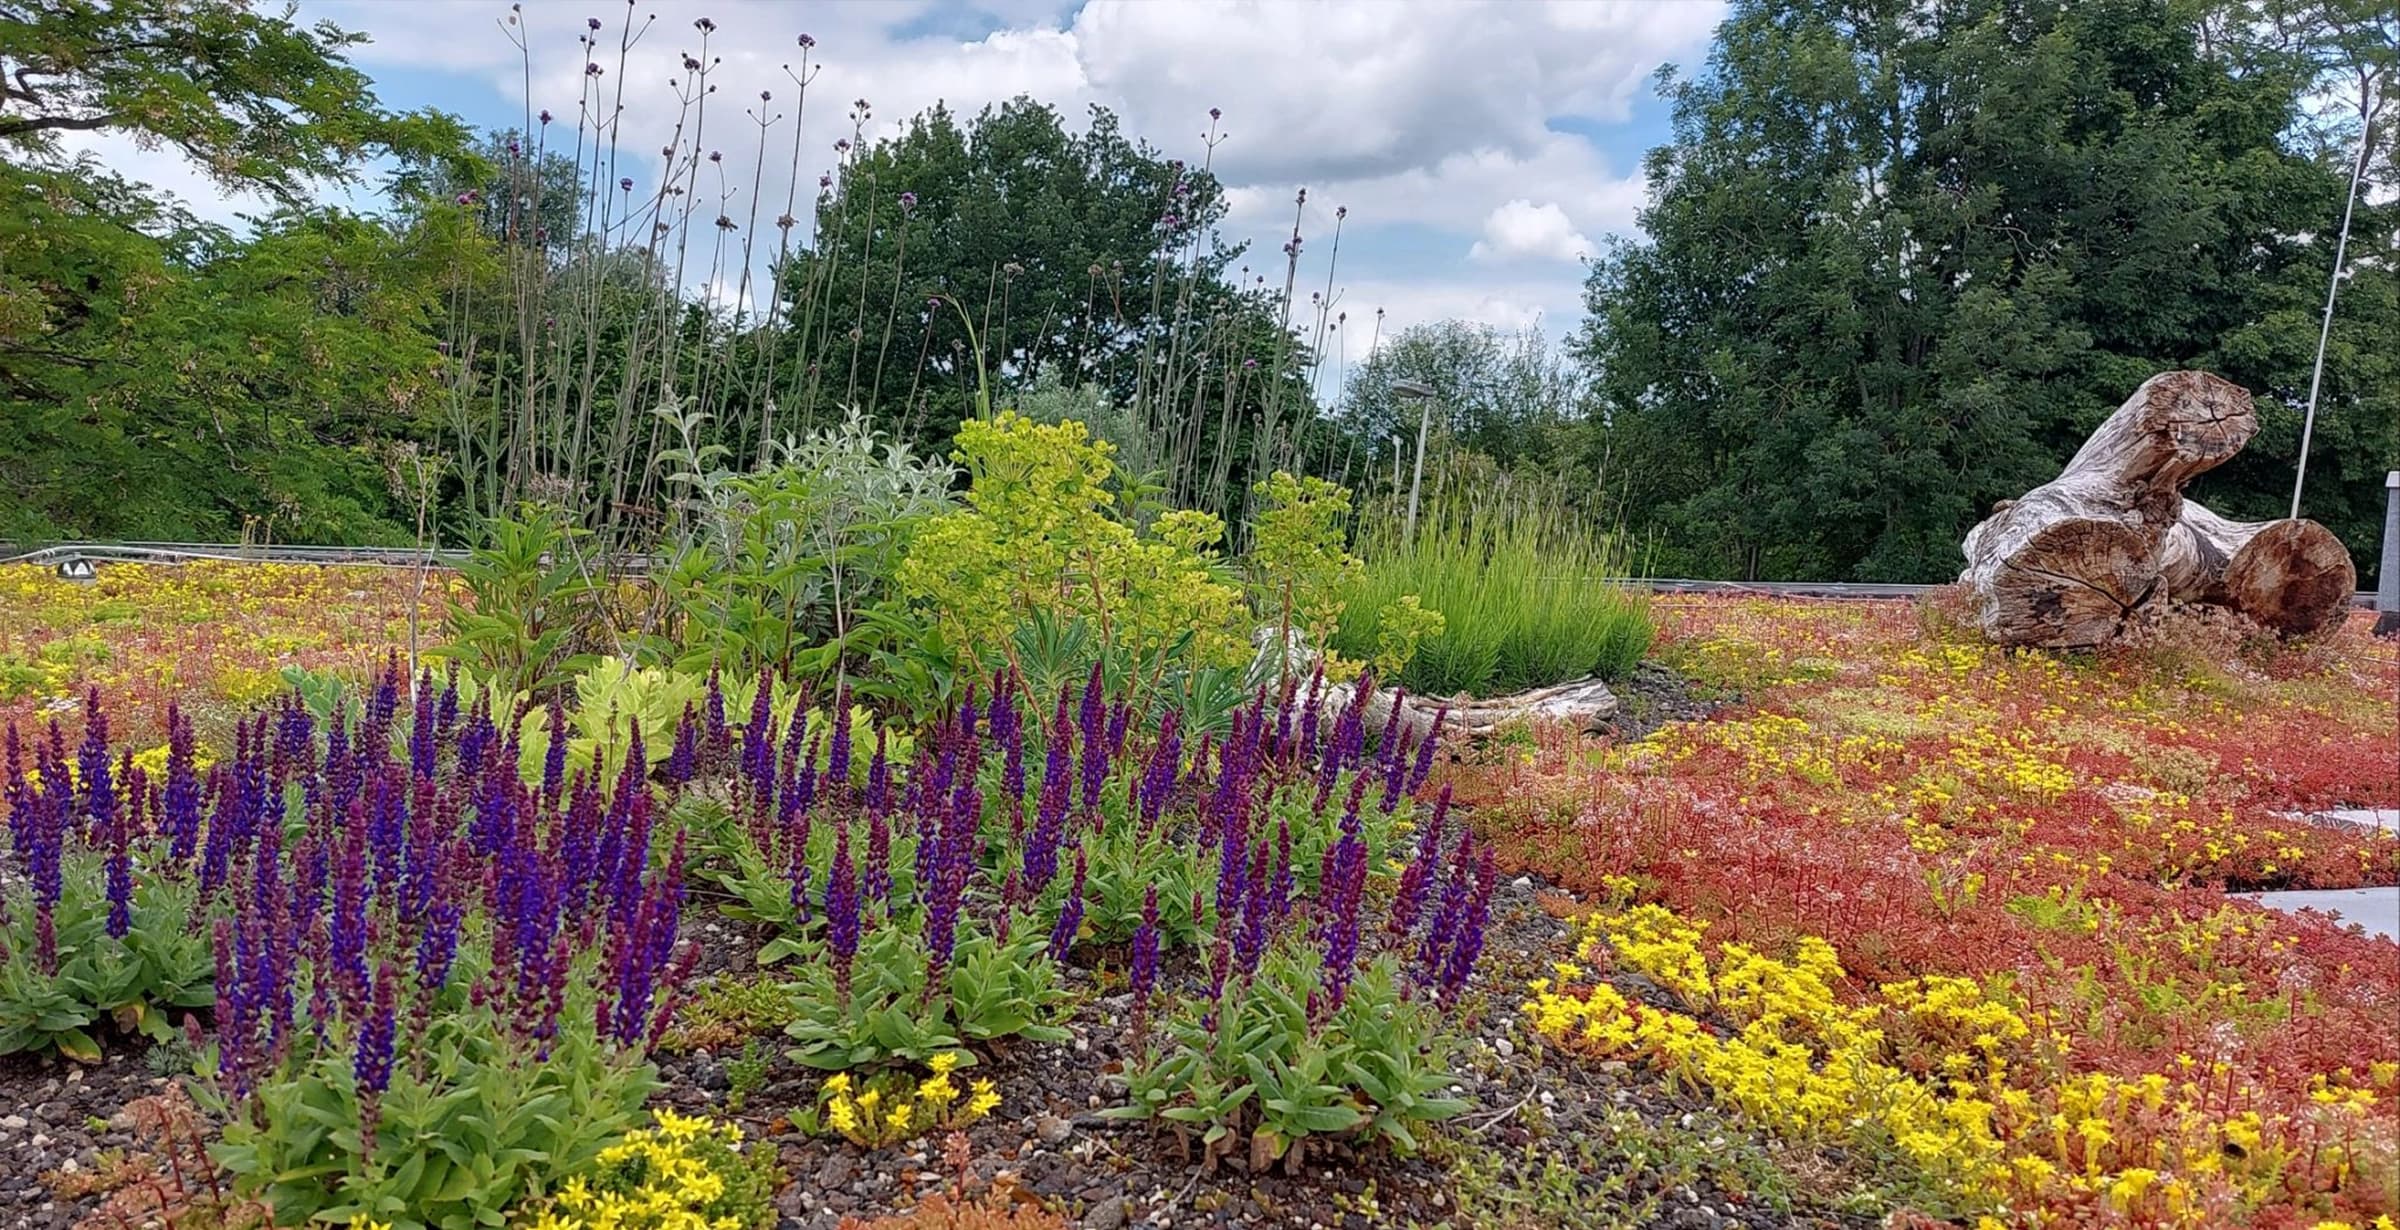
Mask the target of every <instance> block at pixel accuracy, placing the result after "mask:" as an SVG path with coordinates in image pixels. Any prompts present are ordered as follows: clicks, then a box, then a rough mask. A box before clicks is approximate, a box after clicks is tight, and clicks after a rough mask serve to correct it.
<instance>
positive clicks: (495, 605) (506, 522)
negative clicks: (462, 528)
mask: <svg viewBox="0 0 2400 1230" xmlns="http://www.w3.org/2000/svg"><path fill="white" fill-rule="evenodd" d="M584 537H585V532H584V531H583V529H582V528H581V527H579V526H577V525H575V524H573V523H572V522H570V521H569V520H568V519H567V516H566V514H565V513H564V512H563V511H561V510H560V509H558V508H556V507H552V506H548V505H527V506H526V507H525V508H524V509H523V510H521V512H520V514H519V515H517V516H514V517H501V518H498V519H496V520H494V521H493V522H492V524H491V540H490V541H489V542H487V543H485V544H484V545H482V546H480V547H477V548H476V549H475V551H474V553H473V554H472V555H471V556H470V557H469V558H468V559H467V561H466V562H465V563H463V564H461V565H459V569H458V573H459V576H460V578H461V579H463V580H464V581H465V582H466V585H467V593H468V599H467V600H465V601H453V602H452V603H451V605H450V612H449V636H448V639H447V641H446V642H445V643H444V644H443V645H441V646H440V647H438V648H436V649H434V650H433V653H434V655H435V656H438V657H444V658H448V659H450V660H451V661H454V662H456V663H458V664H459V666H460V667H462V668H463V669H465V671H466V672H467V674H468V675H469V676H470V677H472V678H474V679H476V680H478V681H480V682H483V683H486V684H489V685H491V686H492V687H495V688H498V689H500V690H501V691H504V692H514V693H541V692H548V691H551V690H553V689H556V688H559V687H562V686H564V685H565V684H566V683H567V682H568V681H569V680H571V679H573V678H574V677H575V675H576V674H577V673H578V672H579V671H581V670H582V669H583V668H584V666H585V665H587V664H588V663H589V662H590V661H591V656H590V654H589V653H588V652H587V651H586V649H585V645H587V644H588V643H589V642H590V640H591V638H592V636H593V635H594V631H595V629H596V628H597V627H598V626H599V625H600V624H601V623H602V622H603V620H602V618H601V615H600V611H599V605H598V604H599V602H600V601H601V599H602V597H603V596H604V593H605V591H604V589H603V587H602V586H600V585H599V584H598V583H597V582H596V581H595V580H594V579H593V577H592V574H591V572H590V566H589V562H588V561H587V560H585V559H583V558H582V557H581V556H580V555H579V554H578V552H577V548H578V546H579V545H580V544H581V542H582V540H583V539H584Z"/></svg>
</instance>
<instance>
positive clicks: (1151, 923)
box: [1126, 884, 1158, 1045]
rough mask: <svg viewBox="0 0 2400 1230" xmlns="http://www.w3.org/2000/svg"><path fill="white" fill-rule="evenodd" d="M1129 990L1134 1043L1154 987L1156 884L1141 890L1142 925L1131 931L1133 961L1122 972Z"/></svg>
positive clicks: (1156, 916) (1156, 965)
mask: <svg viewBox="0 0 2400 1230" xmlns="http://www.w3.org/2000/svg"><path fill="white" fill-rule="evenodd" d="M1126 981H1127V982H1128V983H1130V984H1131V989H1132V991H1133V1036H1134V1038H1135V1040H1136V1043H1137V1045H1138V1043H1139V1040H1140V1038H1141V1036H1142V1026H1143V1023H1144V1022H1145V1020H1146V1019H1147V1018H1148V1016H1149V1012H1150V997H1151V994H1152V992H1154V991H1155V990H1156V989H1157V987H1158V885H1156V884H1152V885H1151V886H1150V887H1149V888H1148V889H1146V890H1144V892H1143V893H1142V925H1141V926H1139V927H1137V928H1135V929H1134V932H1133V964H1132V967H1131V969H1130V970H1129V971H1128V972H1127V974H1126Z"/></svg>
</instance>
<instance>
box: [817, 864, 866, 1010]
mask: <svg viewBox="0 0 2400 1230" xmlns="http://www.w3.org/2000/svg"><path fill="white" fill-rule="evenodd" d="M858 909H859V906H858V874H857V872H856V870H855V869H853V868H852V867H851V865H850V826H849V825H847V824H843V825H840V826H839V827H837V828H836V829H835V830H834V838H833V870H832V871H831V872H830V873H828V874H827V876H826V877H825V947H826V949H827V951H829V952H830V953H832V955H833V980H834V985H835V986H836V987H838V988H840V991H841V996H842V999H843V1001H844V1002H848V1001H849V998H850V961H851V959H852V958H854V957H856V956H857V955H858V933H859V917H858Z"/></svg>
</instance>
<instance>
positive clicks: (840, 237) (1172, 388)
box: [777, 98, 1314, 509]
mask: <svg viewBox="0 0 2400 1230" xmlns="http://www.w3.org/2000/svg"><path fill="white" fill-rule="evenodd" d="M1224 214H1225V203H1224V194H1223V189H1222V188H1221V186H1220V185H1219V184H1218V183H1217V181H1216V179H1215V177H1213V176H1212V175H1210V174H1209V173H1208V172H1207V171H1205V170H1203V169H1199V168H1195V167H1191V166H1188V165H1186V164H1185V163H1183V162H1181V161H1180V160H1175V159H1169V158H1166V157H1163V156H1162V155H1161V154H1160V152H1159V151H1157V150H1156V149H1154V148H1152V147H1151V146H1150V145H1149V144H1147V143H1146V142H1140V141H1136V140H1134V139H1131V138H1129V137H1127V136H1125V135H1124V133H1123V132H1122V130H1121V129H1120V128H1119V126H1118V123H1117V119H1116V117H1115V116H1114V115H1113V114H1111V113H1110V112H1109V111H1108V110H1106V109H1105V108H1101V107H1094V108H1092V110H1091V113H1090V117H1089V124H1088V126H1087V127H1085V129H1084V130H1083V131H1081V132H1071V131H1069V130H1068V128H1067V126H1066V123H1065V121H1064V119H1063V117H1061V116H1060V115H1059V113H1058V112H1057V111H1056V110H1055V109H1054V108H1051V107H1049V106H1047V105H1045V104H1041V103H1037V102H1034V101H1033V100H1031V99H1027V98H1018V99H1014V100H1011V101H1009V102H1007V103H1004V104H1002V105H1000V106H998V107H987V108H985V109H984V110H983V111H982V112H980V113H978V114H977V115H976V116H975V117H974V118H973V119H971V120H969V121H967V122H966V123H964V124H962V123H960V121H959V120H958V118H957V117H956V116H954V115H952V114H951V112H950V111H949V110H948V109H946V108H943V107H939V106H937V107H935V108H933V109H932V110H930V111H927V112H925V113H924V114H922V115H920V116H918V117H916V118H915V119H914V120H913V121H911V122H910V124H909V126H908V129H907V130H906V131H905V132H904V133H902V134H901V135H900V136H899V137H896V138H893V139H891V140H888V141H883V142H879V143H877V144H875V145H874V146H873V147H871V148H866V149H861V150H858V151H857V152H856V153H855V155H854V156H853V157H852V158H851V159H850V160H849V161H848V162H847V163H845V164H844V165H843V167H842V168H841V169H840V171H839V172H838V173H837V175H836V177H835V179H834V181H833V182H832V184H831V185H830V186H829V187H828V189H827V191H825V192H824V193H823V194H822V195H821V196H820V197H819V200H818V202H817V219H816V232H815V235H816V240H815V243H814V244H813V245H812V246H810V247H809V248H808V249H807V250H805V251H804V252H802V253H799V254H797V255H796V256H795V258H794V259H793V260H792V261H790V262H789V263H788V265H787V267H786V268H784V269H783V270H781V271H780V276H779V277H778V279H777V292H778V293H779V294H781V295H782V296H783V297H784V303H785V307H784V310H783V312H782V316H783V319H784V320H786V321H787V322H789V323H788V324H787V325H786V328H787V330H788V331H789V332H790V333H791V335H792V340H791V344H792V345H794V346H795V347H796V348H798V349H799V350H800V351H801V356H802V360H803V361H798V362H793V363H790V364H788V365H787V370H788V371H790V372H792V373H794V374H795V378H796V379H798V380H799V381H800V382H801V387H800V388H799V389H797V390H796V394H795V396H792V397H790V398H787V400H786V402H785V406H786V411H787V413H788V412H790V411H791V410H792V409H794V408H797V409H798V411H799V413H800V414H801V415H802V416H803V418H804V420H821V419H823V418H824V417H825V416H827V415H828V414H830V413H832V408H833V407H834V406H837V405H845V404H857V405H862V406H867V407H872V408H873V409H874V411H875V412H876V413H877V414H878V415H879V416H881V417H882V418H883V419H884V420H885V421H887V422H890V423H893V424H895V425H897V427H898V429H899V430H900V431H902V432H903V433H904V434H905V435H907V436H909V437H910V438H912V439H913V440H916V441H918V442H920V443H921V444H923V445H924V446H925V447H928V448H932V449H937V450H938V449H940V448H943V447H946V440H947V438H948V434H949V429H950V427H951V426H952V425H953V424H955V423H956V421H957V420H958V419H959V418H960V417H962V416H964V415H967V414H970V413H975V412H977V410H978V407H979V406H980V405H981V404H982V399H983V397H984V396H985V391H987V390H988V393H989V395H990V397H992V398H993V399H995V400H994V403H993V404H1006V402H1007V401H1008V400H1009V398H1010V396H1011V392H1012V390H1017V389H1028V388H1031V387H1033V386H1034V385H1035V383H1036V382H1037V381H1039V380H1040V379H1041V378H1042V377H1043V376H1044V375H1045V374H1055V376H1056V378H1057V380H1058V381H1059V382H1060V383H1061V384H1063V385H1064V386H1065V387H1068V388H1080V387H1083V386H1086V385H1089V386H1093V387H1094V388H1095V389H1096V390H1097V392H1098V393H1100V394H1101V395H1104V396H1105V397H1106V398H1108V399H1109V401H1110V402H1111V403H1112V404H1114V405H1117V406H1119V407H1122V408H1123V409H1124V413H1125V414H1126V415H1127V416H1129V419H1130V422H1131V423H1132V425H1133V426H1134V427H1137V428H1138V429H1139V430H1138V431H1136V432H1135V433H1134V437H1135V438H1139V439H1141V440H1143V441H1146V442H1148V443H1149V444H1150V445H1151V446H1152V455H1150V456H1147V457H1143V458H1132V459H1128V460H1129V466H1130V467H1131V468H1135V469H1146V468H1152V467H1156V468H1158V469H1161V470H1163V471H1165V472H1166V473H1167V476H1168V479H1169V481H1170V483H1172V484H1174V485H1175V494H1176V495H1177V497H1178V498H1182V499H1187V500H1191V501H1194V502H1197V503H1200V504H1201V505H1203V506H1206V507H1213V508H1220V509H1223V508H1225V507H1227V504H1228V502H1229V501H1239V500H1240V499H1241V498H1242V496H1241V493H1242V492H1243V491H1245V490H1246V489H1247V487H1248V484H1249V481H1250V479H1251V478H1252V477H1256V476H1254V475H1251V474H1250V473H1249V470H1250V468H1252V467H1253V465H1254V463H1255V459H1256V457H1257V456H1258V455H1259V450H1258V449H1257V448H1255V447H1254V446H1255V444H1256V440H1255V438H1254V436H1255V433H1256V431H1257V430H1258V427H1259V425H1260V424H1261V423H1274V422H1280V423H1281V424H1282V426H1280V427H1272V426H1271V427H1269V430H1270V431H1272V432H1273V433H1274V434H1275V435H1276V437H1277V441H1278V445H1277V447H1288V444H1289V440H1290V438H1291V437H1292V436H1293V435H1294V434H1296V433H1295V432H1294V430H1293V428H1292V424H1294V423H1296V422H1298V421H1301V420H1302V419H1304V418H1305V417H1310V416H1313V414H1314V406H1313V403H1310V402H1309V401H1308V398H1307V393H1306V385H1305V382H1304V381H1303V380H1301V379H1300V378H1299V376H1298V373H1299V372H1300V371H1301V370H1302V369H1304V368H1305V367H1306V365H1307V363H1308V352H1307V349H1306V347H1304V346H1302V345H1300V344H1299V342H1298V340H1297V338H1296V336H1295V335H1294V334H1293V332H1292V331H1291V329H1290V328H1289V327H1288V326H1287V324H1286V323H1284V322H1283V321H1282V320H1281V319H1280V317H1279V310H1280V304H1279V302H1278V301H1277V299H1276V298H1275V297H1274V296H1272V295H1270V294H1267V293H1264V292H1260V291H1245V290H1243V289H1241V288H1237V287H1235V286H1233V285H1231V284H1229V282H1228V281H1227V278H1226V271H1227V269H1228V268H1229V266H1231V264H1232V263H1233V262H1234V261H1235V260H1236V259H1238V257H1239V256H1240V254H1241V250H1240V249H1239V248H1238V247H1228V246H1224V245H1221V244H1219V243H1218V242H1216V240H1215V239H1214V238H1213V228H1214V226H1215V225H1216V223H1217V222H1219V221H1220V220H1221V219H1222V218H1223V217H1224ZM1270 411H1272V412H1273V414H1272V415H1270V413H1269V412H1270ZM1274 415H1279V416H1281V417H1280V418H1279V419H1277V418H1275V417H1273V416H1274ZM1274 451H1275V449H1274V448H1270V449H1269V450H1268V452H1270V453H1272V452H1274Z"/></svg>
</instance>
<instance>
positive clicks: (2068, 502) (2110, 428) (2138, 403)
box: [1959, 371, 2357, 648]
mask: <svg viewBox="0 0 2400 1230" xmlns="http://www.w3.org/2000/svg"><path fill="white" fill-rule="evenodd" d="M2257 430H2258V416H2257V413H2256V411H2255V410H2254V409H2253V407H2252V405H2251V400H2250V394H2249V393H2247V392H2245V391H2244V390H2243V389H2242V388H2241V387H2240V386H2238V385H2235V384H2232V383H2231V382H2228V381H2225V380H2221V379H2219V378H2217V377H2215V376H2211V375H2209V374H2208V373H2206V372H2192V371H2181V372H2162V373H2160V374H2159V375H2156V376H2153V377H2151V378H2150V379H2148V380H2146V381H2143V382H2142V387H2140V388H2138V389H2136V390H2134V393H2133V396H2132V397H2130V398H2128V399H2127V400H2126V402H2125V404H2124V405H2122V406H2119V407H2118V408H2117V411H2116V413H2114V414H2111V415H2110V416H2109V417H2108V419H2107V420H2106V421H2104V422H2102V423H2101V424H2100V426H2099V428H2098V429H2097V430H2095V431H2094V432H2093V433H2092V436H2091V438H2090V439H2089V440H2086V441H2085V442H2084V445H2083V448H2082V449H2081V450H2079V451H2077V452H2076V454H2075V458H2074V460H2072V461H2069V462H2068V463H2067V468H2066V469H2065V470H2064V471H2063V472H2062V473H2060V474H2059V476H2058V477H2057V478H2056V479H2053V480H2052V481H2050V482H2048V483H2045V484H2043V485H2042V486H2040V487H2036V488H2034V489H2033V490H2032V491H2029V492H2027V493H2025V495H2024V496H2023V497H2021V498H2019V499H2016V500H2012V501H2008V502H2005V503H2003V504H2001V505H2000V506H1999V507H1998V508H1996V509H1994V510H1993V512H1992V515H1991V516H1990V517H1989V518H1987V519H1986V520H1985V521H1984V522H1983V523H1982V524H1980V525H1978V526H1976V527H1975V528H1974V529H1973V530H1971V531H1969V532H1968V534H1967V539H1966V543H1965V551H1966V556H1967V568H1966V571H1965V572H1964V573H1962V574H1961V575H1960V577H1959V580H1960V581H1961V582H1963V583H1964V584H1965V585H1966V586H1967V588H1968V590H1969V592H1970V593H1971V594H1972V595H1973V597H1974V600H1975V606H1976V613H1977V616H1978V618H1979V619H1980V621H1981V622H1982V625H1983V630H1984V633H1985V634H1986V635H1987V636H1990V637H1991V638H1992V639H1993V640H1994V641H1997V642H1999V643H2000V644H2003V645H2041V646H2050V647H2055V648H2069V647H2078V646H2088V645H2098V644H2101V643H2104V642H2106V641H2108V640H2110V639H2111V638H2113V637H2114V636H2115V635H2116V634H2117V631H2118V629H2119V628H2121V627H2122V626H2123V625H2124V622H2125V619H2126V617H2127V616H2129V615H2131V614H2133V613H2134V612H2135V611H2137V610H2139V609H2141V608H2142V607H2144V606H2147V605H2149V604H2151V603H2154V602H2163V601H2168V600H2170V599H2171V600H2174V601H2181V602H2201V603H2209V604H2213V605H2218V606H2225V607H2231V608H2233V609H2235V610H2238V611H2240V612H2242V613H2243V614H2245V615H2248V616H2249V617H2251V618H2252V619H2254V620H2257V621H2258V622H2259V623H2260V624H2261V625H2263V626H2265V627H2268V628H2271V629H2273V630H2275V631H2277V632H2280V633H2283V634H2284V635H2287V636H2292V635H2300V634H2303V633H2307V632H2313V631H2315V630H2317V629H2318V628H2321V627H2323V626H2325V625H2326V624H2328V623H2330V622H2332V621H2333V620H2334V619H2337V618H2339V617H2340V615H2341V612H2342V609H2343V606H2344V605H2345V604H2346V603H2347V602H2348V601H2349V597H2350V587H2351V586H2352V585H2353V584H2355V583H2356V580H2357V577H2356V573H2355V572H2354V570H2353V569H2352V567H2351V564H2350V557H2349V553H2348V552H2347V551H2345V550H2344V549H2343V547H2342V544H2341V543H2340V542H2339V541H2338V540H2336V539H2335V538H2334V536H2333V534H2332V533H2331V532H2330V531H2328V530H2326V529H2325V527H2323V526H2321V525H2318V524H2316V523H2315V522H2313V521H2298V520H2289V521H2259V522H2240V521H2229V520H2227V519H2225V518H2223V517H2220V516H2218V515H2217V514H2215V513H2213V512H2210V511H2209V510H2208V509H2206V508H2203V507H2201V506H2200V505H2198V504H2194V503H2192V502H2190V501H2188V500H2186V499H2184V498H2183V487H2184V484H2186V483H2188V482H2190V481H2191V480H2192V479H2193V478H2194V477H2197V476H2198V475H2200V474H2202V473H2205V472H2206V471H2208V470H2209V469H2211V468H2213V467H2215V466H2217V465H2218V464H2220V463H2222V462H2224V461H2225V460H2226V459H2227V458H2230V457H2232V456H2233V455H2234V454H2235V453H2238V452H2240V451H2241V449H2242V446H2243V445H2245V444H2247V443H2249V442H2250V437H2251V436H2252V435H2253V434H2255V433H2256V432H2257Z"/></svg>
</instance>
